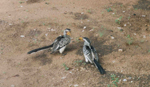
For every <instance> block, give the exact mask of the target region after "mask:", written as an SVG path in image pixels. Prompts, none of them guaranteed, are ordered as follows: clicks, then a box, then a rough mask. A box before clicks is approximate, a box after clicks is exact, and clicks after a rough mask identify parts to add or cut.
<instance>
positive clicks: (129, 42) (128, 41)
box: [127, 35, 133, 45]
mask: <svg viewBox="0 0 150 87" xmlns="http://www.w3.org/2000/svg"><path fill="white" fill-rule="evenodd" d="M127 38H128V40H127V44H128V45H131V44H132V43H133V38H131V37H130V35H127Z"/></svg>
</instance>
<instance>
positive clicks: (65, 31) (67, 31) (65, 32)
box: [64, 28, 71, 36]
mask: <svg viewBox="0 0 150 87" xmlns="http://www.w3.org/2000/svg"><path fill="white" fill-rule="evenodd" d="M64 35H68V36H70V35H71V29H69V28H66V29H65V30H64Z"/></svg>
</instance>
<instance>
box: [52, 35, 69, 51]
mask: <svg viewBox="0 0 150 87" xmlns="http://www.w3.org/2000/svg"><path fill="white" fill-rule="evenodd" d="M69 43H70V38H67V37H64V36H63V35H62V36H59V37H57V38H56V39H55V41H54V42H53V44H54V45H53V52H55V51H57V50H59V49H61V48H62V47H64V46H66V45H68V44H69Z"/></svg>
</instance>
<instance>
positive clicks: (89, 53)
mask: <svg viewBox="0 0 150 87" xmlns="http://www.w3.org/2000/svg"><path fill="white" fill-rule="evenodd" d="M79 40H84V45H83V54H84V57H85V61H86V62H90V63H92V64H94V65H95V66H96V67H97V68H98V70H99V72H100V73H101V74H105V70H104V69H103V67H102V66H101V65H100V64H99V63H98V59H99V58H98V55H97V52H96V49H95V48H94V47H93V46H92V45H91V42H90V40H89V39H88V38H87V37H80V38H79Z"/></svg>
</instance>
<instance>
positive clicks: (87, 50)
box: [83, 46, 93, 63]
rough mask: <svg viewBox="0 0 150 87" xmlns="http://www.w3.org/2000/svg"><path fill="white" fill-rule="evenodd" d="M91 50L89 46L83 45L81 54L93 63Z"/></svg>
mask: <svg viewBox="0 0 150 87" xmlns="http://www.w3.org/2000/svg"><path fill="white" fill-rule="evenodd" d="M91 51H92V50H91V49H90V47H89V46H83V54H84V57H85V59H86V60H88V61H89V62H90V63H93V61H92V54H91Z"/></svg>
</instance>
